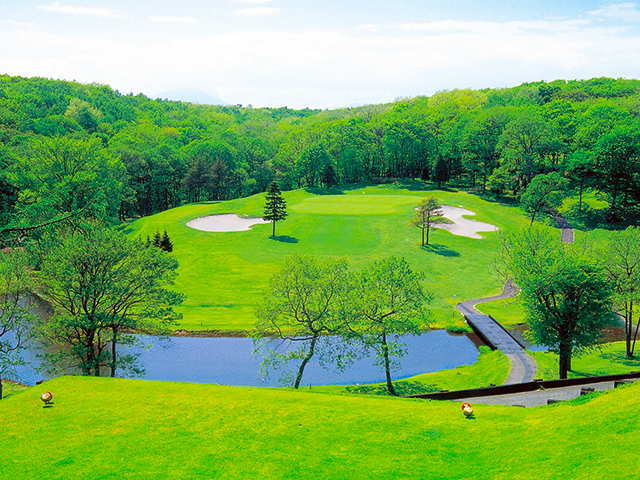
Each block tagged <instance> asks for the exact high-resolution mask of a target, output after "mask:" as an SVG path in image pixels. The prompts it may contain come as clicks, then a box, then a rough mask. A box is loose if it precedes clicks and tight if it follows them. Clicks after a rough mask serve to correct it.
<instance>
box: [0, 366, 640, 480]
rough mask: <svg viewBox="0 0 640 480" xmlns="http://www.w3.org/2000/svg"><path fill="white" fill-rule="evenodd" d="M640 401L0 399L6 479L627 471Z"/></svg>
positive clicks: (260, 396) (148, 387) (66, 388)
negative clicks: (468, 411)
mask: <svg viewBox="0 0 640 480" xmlns="http://www.w3.org/2000/svg"><path fill="white" fill-rule="evenodd" d="M45 389H46V390H49V391H51V392H52V393H53V394H54V404H53V405H52V406H51V408H43V405H42V402H41V401H40V398H39V396H40V393H41V392H42V391H44V390H45ZM639 399H640V384H638V385H632V386H629V387H623V388H619V389H616V390H615V391H611V392H608V393H605V394H602V395H598V396H595V397H593V398H592V399H590V400H588V401H585V400H582V402H584V403H581V404H576V403H573V404H572V403H569V404H558V405H554V406H550V407H546V406H545V407H538V408H534V409H522V408H514V407H502V406H481V405H474V410H475V419H473V420H468V419H465V417H464V416H463V415H462V413H461V410H460V404H459V403H458V402H436V401H420V400H407V399H397V398H390V397H366V396H348V395H327V394H321V393H315V392H313V391H311V392H309V391H304V392H296V391H292V390H288V389H259V388H240V387H228V386H215V385H198V384H184V383H170V382H148V381H140V380H122V379H109V378H86V377H62V378H58V379H55V380H52V381H50V382H47V383H46V384H44V385H42V386H40V387H34V388H30V389H28V390H27V391H25V392H22V393H19V394H17V395H14V396H12V397H10V398H8V399H6V400H3V401H2V402H0V424H1V425H2V432H3V435H2V436H1V437H0V451H2V468H1V469H0V478H2V479H5V478H6V479H15V478H48V479H65V480H66V479H76V478H77V479H81V478H82V479H84V478H166V479H173V478H176V479H196V478H197V479H202V478H226V479H234V478H242V479H245V478H296V479H299V478H302V479H306V478H309V479H329V478H331V479H334V478H349V479H360V478H362V479H370V478H434V479H467V478H468V479H480V480H482V479H529V478H532V476H535V478H537V479H560V478H584V479H601V478H607V479H627V478H632V477H633V476H634V475H635V465H638V464H640V451H639V450H638V449H636V448H632V447H631V448H630V447H629V446H633V445H634V444H635V441H636V439H637V437H638V434H639V433H640V427H639V426H638V422H636V421H635V412H636V411H637V406H638V400H639Z"/></svg>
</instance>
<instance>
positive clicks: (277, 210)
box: [262, 182, 287, 237]
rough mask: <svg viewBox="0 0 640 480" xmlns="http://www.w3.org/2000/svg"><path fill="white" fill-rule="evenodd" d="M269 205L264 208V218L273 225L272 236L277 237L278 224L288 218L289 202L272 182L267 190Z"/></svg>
mask: <svg viewBox="0 0 640 480" xmlns="http://www.w3.org/2000/svg"><path fill="white" fill-rule="evenodd" d="M266 200H267V203H266V204H265V206H264V215H263V216H262V218H264V219H265V220H271V222H272V223H273V233H272V236H274V237H275V236H276V222H277V221H278V220H284V219H285V218H287V202H285V200H284V198H283V197H282V195H281V194H280V189H279V188H278V184H277V183H276V182H271V185H269V188H268V189H267V197H266Z"/></svg>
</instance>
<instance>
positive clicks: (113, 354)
mask: <svg viewBox="0 0 640 480" xmlns="http://www.w3.org/2000/svg"><path fill="white" fill-rule="evenodd" d="M117 336H118V333H117V330H116V329H115V328H114V329H113V336H112V337H111V378H114V377H115V376H116V354H117V352H116V345H117V342H116V339H117Z"/></svg>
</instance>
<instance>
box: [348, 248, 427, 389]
mask: <svg viewBox="0 0 640 480" xmlns="http://www.w3.org/2000/svg"><path fill="white" fill-rule="evenodd" d="M423 279H424V274H423V273H421V272H414V271H413V270H412V269H411V268H410V267H409V264H408V263H407V262H406V260H404V259H403V258H399V257H394V256H392V257H389V258H387V259H385V260H382V261H380V262H374V263H372V264H371V265H369V266H368V267H367V268H365V269H364V270H362V272H360V274H359V275H356V276H355V277H354V281H353V283H352V285H351V287H350V311H351V320H350V322H349V326H350V329H351V330H352V331H354V332H356V334H357V335H359V338H360V339H361V340H362V341H363V342H364V344H365V345H366V346H367V347H369V348H373V349H374V351H375V353H376V364H377V365H380V366H382V369H383V371H384V373H385V378H386V382H387V390H388V392H389V394H391V395H396V392H395V390H394V388H393V384H392V382H391V371H392V370H393V369H394V367H396V366H397V363H396V362H394V360H393V357H402V356H403V355H404V353H405V350H404V348H403V344H402V342H401V340H400V339H399V336H400V335H405V334H413V335H417V334H419V333H421V332H422V331H423V330H424V329H426V327H427V326H428V324H429V315H430V314H429V311H428V309H427V308H426V305H427V303H429V301H430V300H431V294H429V293H427V292H425V291H424V289H423V287H422V280H423Z"/></svg>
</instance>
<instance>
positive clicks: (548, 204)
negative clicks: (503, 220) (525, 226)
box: [520, 172, 566, 224]
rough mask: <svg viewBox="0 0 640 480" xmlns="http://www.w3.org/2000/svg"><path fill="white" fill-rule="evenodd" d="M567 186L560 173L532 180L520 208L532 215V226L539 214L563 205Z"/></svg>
mask: <svg viewBox="0 0 640 480" xmlns="http://www.w3.org/2000/svg"><path fill="white" fill-rule="evenodd" d="M565 185H566V182H565V180H564V179H563V178H562V176H561V175H560V174H559V173H558V172H551V173H548V174H546V175H542V174H540V175H536V176H535V177H534V179H533V180H531V183H530V184H529V185H528V186H527V189H526V190H525V192H524V194H523V195H522V198H521V199H520V208H522V210H524V211H525V212H527V213H530V214H531V223H532V224H533V221H534V219H535V218H536V214H537V213H540V212H548V211H550V210H555V209H557V208H558V207H559V206H560V205H562V200H563V199H564V197H565V193H564V188H565Z"/></svg>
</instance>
